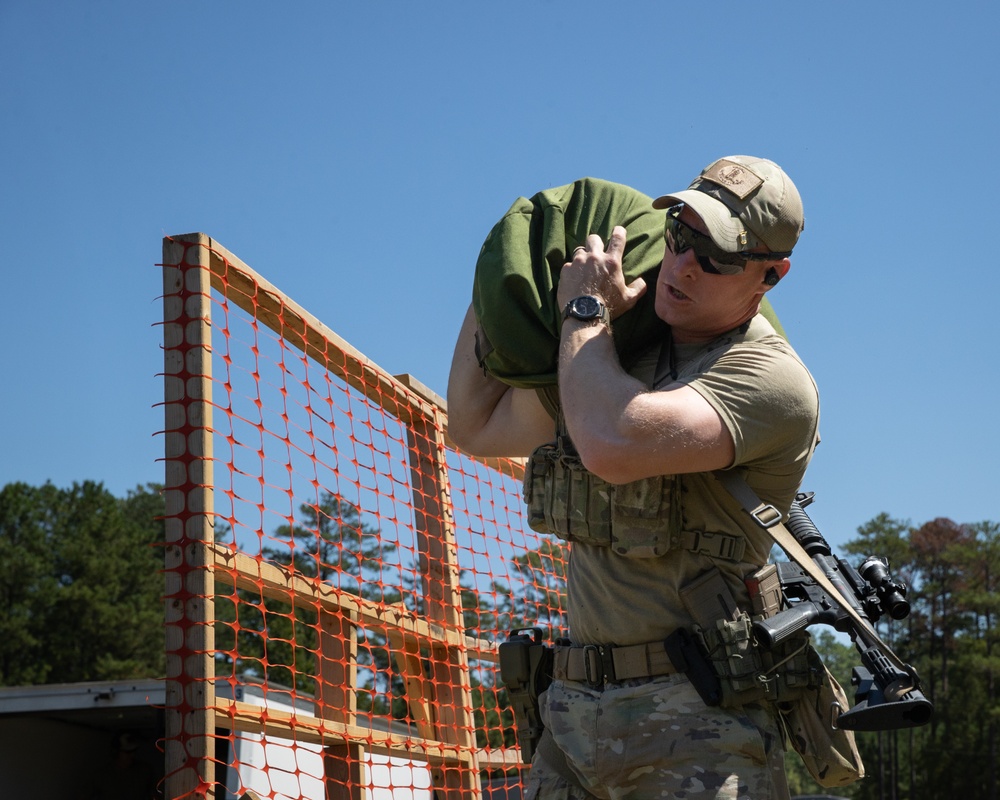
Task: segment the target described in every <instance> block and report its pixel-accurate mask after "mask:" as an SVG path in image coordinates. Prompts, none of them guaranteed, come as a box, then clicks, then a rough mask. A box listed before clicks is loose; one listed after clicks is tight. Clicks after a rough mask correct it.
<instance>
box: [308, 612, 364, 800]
mask: <svg viewBox="0 0 1000 800" xmlns="http://www.w3.org/2000/svg"><path fill="white" fill-rule="evenodd" d="M319 622H320V634H319V635H320V642H319V669H318V675H317V676H316V716H317V717H322V718H323V719H328V720H333V721H334V722H340V723H343V724H344V725H354V724H355V719H356V717H357V713H358V695H357V691H356V689H357V683H358V677H357V676H358V669H357V665H358V623H357V614H356V613H352V612H349V611H343V612H341V613H339V614H333V613H331V612H329V611H326V610H321V611H320V616H319ZM363 759H364V749H363V748H362V746H361V744H359V743H358V742H344V743H342V744H333V745H328V746H327V747H326V748H325V751H324V754H323V763H324V772H325V775H326V797H327V800H365V797H366V796H367V791H366V790H365V785H364V768H363V766H362V761H363Z"/></svg>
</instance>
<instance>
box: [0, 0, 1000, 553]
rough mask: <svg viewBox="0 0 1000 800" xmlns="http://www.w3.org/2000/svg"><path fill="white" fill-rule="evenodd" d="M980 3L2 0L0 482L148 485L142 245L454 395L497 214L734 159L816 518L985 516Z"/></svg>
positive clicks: (663, 184)
mask: <svg viewBox="0 0 1000 800" xmlns="http://www.w3.org/2000/svg"><path fill="white" fill-rule="evenodd" d="M998 8H1000V6H997V4H996V3H993V2H962V3H950V4H940V3H929V2H924V1H923V0H917V1H916V2H882V3H860V2H819V1H818V0H810V2H802V1H801V0H797V1H796V2H768V3H737V2H701V3H687V4H681V3H674V2H668V0H660V2H622V3H613V4H612V3H594V2H589V0H576V1H574V2H570V0H548V1H547V2H527V0H520V2H478V3H469V2H420V3H418V2H399V1H395V0H394V1H389V0H383V1H382V2H355V3H345V2H326V3H319V2H296V3H280V4H279V3H262V2H253V1H248V0H241V1H240V2H232V1H228V0H201V2H183V1H182V0H172V1H171V2H169V3H167V2H160V3H148V2H134V0H133V1H132V2H107V1H102V0H91V2H86V3H71V2H58V3H56V2H45V1H44V0H32V1H31V2H29V1H28V0H0V109H2V117H0V164H2V169H0V231H2V243H0V274H2V278H3V282H2V286H3V297H4V303H3V312H2V315H0V325H2V328H0V330H2V332H3V339H4V347H3V355H2V364H3V370H2V374H0V409H2V412H3V415H2V421H0V485H3V484H5V483H7V482H9V481H15V480H20V481H27V482H29V483H33V484H40V483H43V482H44V481H46V480H50V479H51V480H52V481H53V482H55V483H56V484H57V485H62V486H65V485H69V484H70V483H72V482H73V481H79V480H84V479H95V480H100V481H103V482H104V483H105V484H106V485H107V486H108V487H109V488H110V489H111V490H112V491H114V492H116V493H122V494H123V493H124V492H125V491H126V490H127V489H129V488H131V487H134V486H135V485H136V484H138V483H144V482H146V481H156V480H161V479H162V467H161V465H160V464H159V463H158V462H157V458H158V457H159V456H160V451H161V448H162V439H161V438H160V437H158V436H154V433H155V432H156V431H159V430H160V428H161V411H160V409H158V408H156V407H155V404H156V403H157V402H159V399H160V394H161V381H160V379H159V378H158V377H157V374H158V373H159V372H160V369H161V354H160V350H159V342H160V329H159V328H158V327H156V323H157V321H158V320H159V315H160V310H161V305H160V301H159V299H158V298H159V295H160V291H161V289H160V276H159V270H158V268H157V267H156V266H155V264H156V263H158V262H159V261H160V247H161V239H162V237H163V236H164V235H168V234H179V233H187V232H191V231H204V232H205V233H208V234H209V235H211V236H212V237H214V238H215V239H217V240H218V241H219V242H220V243H221V244H222V245H224V246H225V247H227V248H228V249H229V250H231V251H232V252H234V253H235V254H236V255H238V256H239V257H240V258H242V259H243V260H244V261H246V262H247V263H249V264H250V265H251V266H252V267H253V268H254V269H256V270H257V271H258V272H260V273H261V274H262V275H264V276H265V277H266V278H267V279H268V280H270V281H271V282H272V283H274V284H276V285H277V286H278V287H279V288H281V289H283V290H284V291H285V292H287V293H288V294H289V295H291V297H293V298H294V299H296V300H297V301H298V302H299V303H301V304H302V305H304V306H305V307H306V308H307V309H308V310H310V311H311V312H312V313H314V314H315V315H316V316H318V317H319V318H320V319H321V320H323V321H324V322H325V323H326V324H327V325H329V326H330V327H331V328H333V329H334V330H335V331H337V332H338V333H339V334H340V335H341V336H343V337H344V338H345V339H347V340H348V341H349V342H351V343H352V344H353V345H354V346H355V347H357V348H359V349H360V350H361V351H363V352H364V353H366V354H367V355H368V356H369V357H371V358H372V359H373V360H374V361H376V362H377V363H378V364H380V365H382V366H383V367H385V368H386V369H388V370H389V371H390V372H393V373H399V372H410V373H413V374H414V375H416V376H417V377H418V378H419V379H420V380H422V381H423V382H424V383H426V384H427V385H429V386H430V387H431V388H432V389H434V390H436V391H437V392H439V393H440V394H444V392H445V386H446V381H447V372H448V364H449V360H450V357H451V350H452V345H453V342H454V338H455V334H456V332H457V329H458V326H459V323H460V321H461V318H462V315H463V312H464V310H465V308H466V306H467V303H468V300H469V296H470V292H471V285H472V270H473V265H474V263H475V259H476V255H477V253H478V250H479V246H480V244H481V243H482V240H483V238H484V237H485V235H486V233H487V231H488V230H489V228H490V226H491V225H492V224H493V222H494V221H495V220H496V219H497V218H499V216H500V215H501V214H502V213H503V212H504V211H505V210H506V208H507V207H508V206H509V205H510V203H511V202H512V201H513V199H514V198H515V197H517V196H518V195H529V194H532V193H534V192H536V191H538V190H540V189H543V188H547V187H550V186H556V185H559V184H563V183H567V182H569V181H572V180H574V179H576V178H578V177H582V176H584V175H592V176H596V177H601V178H607V179H609V180H615V181H619V182H622V183H629V184H631V185H633V186H635V187H637V188H639V189H641V190H642V191H645V192H647V193H649V194H654V195H655V194H660V193H663V192H665V191H671V190H676V189H680V188H683V187H685V186H686V185H687V184H688V182H689V181H690V180H691V179H692V178H693V177H694V175H695V174H697V172H698V171H699V170H700V169H701V168H702V167H703V166H704V165H705V164H707V163H708V162H709V161H711V160H713V159H714V158H716V157H718V156H722V155H727V154H735V153H745V154H753V155H762V156H766V157H769V158H772V159H774V160H776V161H778V162H779V163H781V164H782V165H783V166H784V167H785V168H786V169H787V171H788V172H789V173H790V174H791V175H792V177H793V179H794V180H795V181H796V183H797V184H798V186H799V188H800V190H801V193H802V195H803V197H804V200H805V207H806V220H807V223H806V232H805V234H804V236H803V238H802V240H801V243H800V245H799V247H798V248H797V249H796V253H795V257H794V259H793V268H792V272H791V274H790V275H789V277H788V279H787V280H786V281H784V282H783V283H782V284H781V286H780V287H778V288H777V289H776V290H775V291H774V292H773V293H772V295H771V297H772V298H773V300H774V303H775V305H776V307H777V308H778V310H779V313H780V315H781V318H782V321H783V322H784V324H785V327H786V329H787V330H788V332H789V334H790V337H791V339H792V342H793V344H794V345H795V347H796V348H797V350H798V351H799V352H800V354H801V355H802V357H803V358H804V359H805V360H806V362H807V363H808V364H809V366H810V368H811V369H812V371H813V374H814V375H815V377H816V379H817V382H818V383H819V385H820V389H821V392H822V415H823V416H822V434H823V443H822V445H821V446H820V448H819V451H818V452H817V455H816V458H815V460H814V462H813V466H812V467H811V469H810V472H809V474H808V476H807V479H806V485H805V488H808V489H811V490H813V491H815V492H817V495H818V502H817V503H816V505H815V506H813V507H812V509H811V513H812V515H813V517H814V519H815V520H816V521H817V523H818V524H819V526H820V528H821V529H822V530H823V532H824V533H825V534H826V536H827V538H828V539H829V540H830V541H831V542H833V543H834V544H836V543H838V542H841V541H843V540H845V539H847V538H850V537H851V536H853V535H854V532H855V529H856V528H857V526H859V525H861V524H863V523H864V522H866V521H867V520H869V519H870V518H872V517H873V516H875V515H876V514H878V513H879V512H882V511H885V512H887V513H889V514H890V515H892V516H893V517H896V518H901V519H909V520H911V521H913V522H914V523H921V522H924V521H927V520H929V519H932V518H934V517H938V516H947V517H951V518H953V519H955V520H956V521H959V522H975V521H980V520H984V519H992V520H1000V511H998V509H997V499H996V498H997V491H996V489H995V483H996V479H997V467H996V454H997V452H998V450H1000V423H998V415H997V413H996V410H995V406H994V402H995V401H994V398H995V395H996V394H997V389H998V377H997V373H998V358H997V354H996V351H997V344H996V332H995V329H996V326H995V324H994V318H995V317H996V311H995V304H996V300H997V295H998V288H1000V274H998V273H1000V264H998V261H1000V256H998V252H997V248H998V243H997V240H998V237H997V232H998V227H1000V226H998V223H997V199H998V197H1000V167H998V164H1000V159H998V157H997V141H998V133H1000V131H998V100H997V97H998V88H997V83H998V79H1000V69H998V67H1000V47H998V46H997V43H996V31H997V29H998V27H1000V26H998V23H1000V11H998Z"/></svg>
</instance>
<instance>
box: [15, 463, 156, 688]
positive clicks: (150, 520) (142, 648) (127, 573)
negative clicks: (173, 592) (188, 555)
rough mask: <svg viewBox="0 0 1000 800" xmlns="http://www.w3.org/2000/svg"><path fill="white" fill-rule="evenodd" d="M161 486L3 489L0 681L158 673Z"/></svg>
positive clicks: (21, 486) (89, 483)
mask: <svg viewBox="0 0 1000 800" xmlns="http://www.w3.org/2000/svg"><path fill="white" fill-rule="evenodd" d="M162 514H163V500H162V498H161V496H160V494H159V487H156V486H153V485H150V486H147V487H137V488H136V489H135V490H134V491H132V492H129V494H128V496H127V497H125V498H124V499H121V498H116V497H114V496H113V495H112V494H111V493H110V492H108V491H107V490H106V489H105V488H104V487H103V486H102V485H101V484H99V483H94V482H92V481H85V482H84V483H82V484H73V486H72V487H70V488H69V489H59V488H57V487H55V486H53V485H52V484H51V483H46V484H45V485H44V486H40V487H32V486H28V485H27V484H24V483H11V484H8V485H7V486H5V487H4V488H3V489H2V490H0V608H2V612H0V683H2V684H3V685H7V686H13V685H23V684H36V683H62V682H71V681H92V680H111V679H119V678H138V677H149V676H150V675H162V674H163V672H164V642H163V605H162V595H163V587H162V585H161V582H162V578H161V570H162V560H163V554H162V550H160V549H159V548H157V547H154V545H155V544H156V543H158V542H161V541H162V540H163V523H162V522H161V521H159V519H158V517H160V516H161V515H162Z"/></svg>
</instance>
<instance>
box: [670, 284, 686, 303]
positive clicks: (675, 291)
mask: <svg viewBox="0 0 1000 800" xmlns="http://www.w3.org/2000/svg"><path fill="white" fill-rule="evenodd" d="M667 291H668V292H669V293H670V296H671V297H674V298H676V299H678V300H690V299H691V298H690V297H688V296H687V295H686V294H684V292H682V291H681V290H680V289H678V288H676V287H674V286H668V287H667Z"/></svg>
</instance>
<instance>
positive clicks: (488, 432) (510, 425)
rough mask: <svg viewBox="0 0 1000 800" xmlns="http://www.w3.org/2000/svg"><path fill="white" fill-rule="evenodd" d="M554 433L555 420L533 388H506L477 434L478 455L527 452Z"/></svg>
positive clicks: (512, 454)
mask: <svg viewBox="0 0 1000 800" xmlns="http://www.w3.org/2000/svg"><path fill="white" fill-rule="evenodd" d="M554 437H555V423H554V422H553V421H552V417H550V416H549V414H548V412H547V411H546V410H545V407H544V406H543V405H542V403H541V401H540V400H539V399H538V395H537V394H536V393H535V391H534V390H533V389H515V388H509V389H508V390H507V391H506V392H505V393H504V395H503V397H502V398H501V399H500V402H499V403H497V405H496V407H495V408H494V409H493V414H492V415H491V416H490V419H489V421H488V422H487V424H486V426H485V427H484V429H483V431H482V432H481V434H480V436H479V437H478V451H477V452H476V453H475V455H481V456H511V457H514V456H528V455H531V452H532V451H533V450H534V449H535V448H536V447H538V446H539V445H542V444H545V443H546V442H550V441H552V439H553V438H554Z"/></svg>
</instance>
